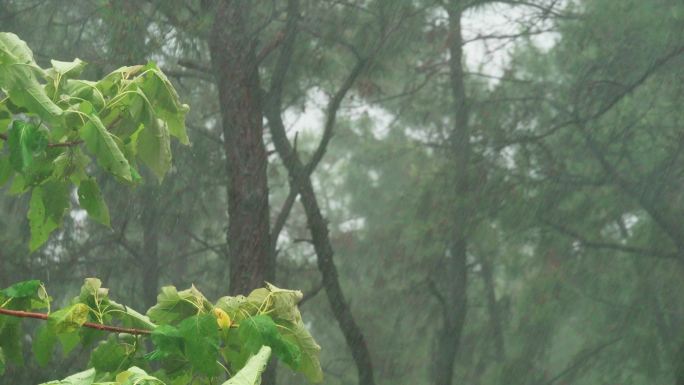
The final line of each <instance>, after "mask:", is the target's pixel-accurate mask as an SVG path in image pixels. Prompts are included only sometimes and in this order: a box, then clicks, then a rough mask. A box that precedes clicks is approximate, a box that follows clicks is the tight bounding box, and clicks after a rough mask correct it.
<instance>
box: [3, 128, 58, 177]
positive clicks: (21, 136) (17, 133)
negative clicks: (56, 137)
mask: <svg viewBox="0 0 684 385" xmlns="http://www.w3.org/2000/svg"><path fill="white" fill-rule="evenodd" d="M7 142H8V145H9V150H10V163H11V164H12V167H14V169H15V170H16V171H20V172H26V171H28V170H29V168H30V167H31V166H32V164H33V159H34V157H35V156H36V155H37V154H39V153H41V152H42V151H44V150H45V148H46V147H47V144H48V134H47V131H46V130H45V129H41V128H39V127H38V126H36V125H34V124H31V123H27V122H23V121H21V120H15V121H14V122H13V123H12V126H11V127H10V129H9V135H8V140H7Z"/></svg>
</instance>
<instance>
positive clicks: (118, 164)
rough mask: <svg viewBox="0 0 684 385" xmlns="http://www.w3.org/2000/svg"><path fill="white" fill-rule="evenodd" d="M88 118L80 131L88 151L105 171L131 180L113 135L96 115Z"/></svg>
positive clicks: (126, 162)
mask: <svg viewBox="0 0 684 385" xmlns="http://www.w3.org/2000/svg"><path fill="white" fill-rule="evenodd" d="M88 119H89V120H88V122H87V123H86V124H85V125H84V126H83V128H82V133H81V137H82V138H83V141H85V144H86V147H87V148H88V151H90V153H91V154H93V156H95V158H96V159H97V163H98V164H99V165H100V166H101V167H102V168H104V169H105V170H106V171H107V172H109V173H111V174H113V175H116V176H118V177H120V178H122V179H124V180H127V181H129V182H130V181H132V177H131V170H130V165H129V164H128V160H127V159H126V157H125V156H124V154H123V152H121V149H120V148H119V146H118V145H117V144H116V141H115V137H114V135H112V134H111V133H110V132H109V131H107V129H106V128H105V126H104V125H103V124H102V122H101V121H100V118H98V117H97V115H94V114H90V115H88Z"/></svg>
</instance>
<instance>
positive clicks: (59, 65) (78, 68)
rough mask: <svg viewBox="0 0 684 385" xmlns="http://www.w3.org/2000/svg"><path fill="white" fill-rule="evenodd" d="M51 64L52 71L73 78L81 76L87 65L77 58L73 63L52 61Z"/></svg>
mask: <svg viewBox="0 0 684 385" xmlns="http://www.w3.org/2000/svg"><path fill="white" fill-rule="evenodd" d="M50 64H52V70H53V71H54V72H55V73H56V74H59V75H60V76H69V77H73V76H78V75H80V74H81V72H83V69H84V68H85V66H86V64H87V63H86V62H84V61H83V60H81V59H79V58H76V59H74V60H73V61H59V60H50Z"/></svg>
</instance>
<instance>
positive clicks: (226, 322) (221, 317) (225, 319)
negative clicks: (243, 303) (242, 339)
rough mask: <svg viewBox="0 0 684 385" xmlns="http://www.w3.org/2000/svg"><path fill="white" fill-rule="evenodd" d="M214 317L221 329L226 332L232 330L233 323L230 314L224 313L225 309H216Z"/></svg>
mask: <svg viewBox="0 0 684 385" xmlns="http://www.w3.org/2000/svg"><path fill="white" fill-rule="evenodd" d="M214 315H215V316H216V323H218V326H219V328H221V329H224V330H226V329H228V328H230V325H231V323H232V322H231V320H230V316H229V315H228V313H226V312H225V311H223V309H220V308H217V307H215V308H214Z"/></svg>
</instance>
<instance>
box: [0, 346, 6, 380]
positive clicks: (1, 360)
mask: <svg viewBox="0 0 684 385" xmlns="http://www.w3.org/2000/svg"><path fill="white" fill-rule="evenodd" d="M4 374H5V353H3V351H2V347H0V376H2V375H4Z"/></svg>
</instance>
